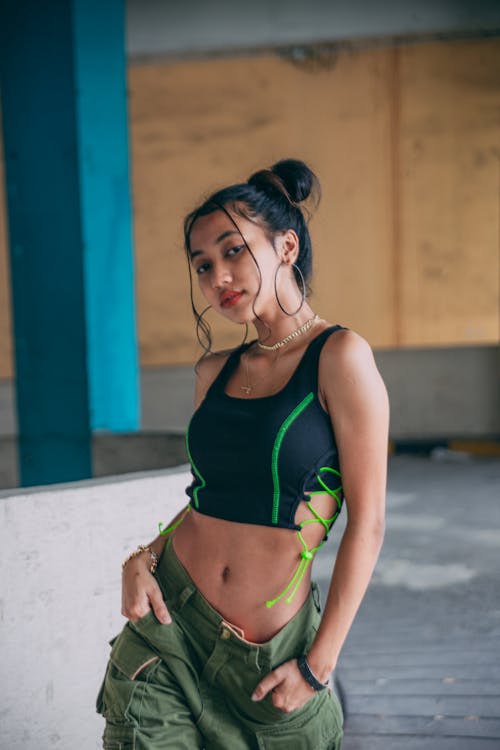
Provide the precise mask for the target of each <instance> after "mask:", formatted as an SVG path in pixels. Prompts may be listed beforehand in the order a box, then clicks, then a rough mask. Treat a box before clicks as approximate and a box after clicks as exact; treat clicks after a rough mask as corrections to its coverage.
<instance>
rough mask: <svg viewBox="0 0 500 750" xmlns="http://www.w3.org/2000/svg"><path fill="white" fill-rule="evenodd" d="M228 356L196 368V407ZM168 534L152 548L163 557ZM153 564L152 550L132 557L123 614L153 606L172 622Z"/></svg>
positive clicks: (158, 614)
mask: <svg viewBox="0 0 500 750" xmlns="http://www.w3.org/2000/svg"><path fill="white" fill-rule="evenodd" d="M226 359H227V352H222V353H221V354H211V355H209V356H207V357H204V358H203V359H202V360H201V361H200V362H199V363H198V366H197V367H196V383H195V394H194V408H195V409H197V408H198V406H199V405H200V404H201V402H202V401H203V399H204V398H205V394H206V392H207V390H208V388H209V387H210V384H211V383H212V382H213V380H214V378H215V377H216V376H217V374H218V373H219V371H220V369H221V368H222V366H223V365H224V362H225V361H226ZM187 508H188V506H185V507H184V508H183V509H182V510H181V511H179V513H178V514H177V515H176V516H175V518H173V519H172V521H171V522H170V524H169V525H168V526H167V528H171V527H172V526H175V524H176V523H177V522H178V521H180V520H181V518H182V515H183V514H185V513H186V512H187ZM165 541H166V535H162V534H159V535H158V536H157V537H156V539H154V540H153V541H152V542H151V543H150V544H149V547H151V549H152V550H153V552H155V553H156V555H157V556H158V557H160V556H161V553H162V552H163V548H164V546H165ZM150 563H151V559H150V554H149V552H147V551H146V552H142V553H141V554H139V555H137V556H135V557H133V558H132V559H131V560H129V561H128V563H127V564H126V566H125V568H124V570H123V574H122V615H124V616H125V617H128V619H129V620H131V621H132V622H136V621H137V620H139V619H140V618H141V617H144V615H146V614H147V613H148V612H149V610H150V609H153V611H154V613H155V615H156V617H157V618H158V620H159V621H160V622H162V623H164V624H168V623H169V622H171V619H172V618H171V617H170V614H169V612H168V609H167V607H166V604H165V601H164V599H163V596H162V593H161V590H160V587H159V586H158V583H157V581H156V578H155V577H154V576H153V575H152V574H151V573H150V571H149V566H150Z"/></svg>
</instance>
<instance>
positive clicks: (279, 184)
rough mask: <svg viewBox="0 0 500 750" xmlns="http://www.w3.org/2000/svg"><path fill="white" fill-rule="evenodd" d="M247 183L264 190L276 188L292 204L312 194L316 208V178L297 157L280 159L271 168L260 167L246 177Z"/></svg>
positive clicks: (318, 188) (317, 187) (318, 187)
mask: <svg viewBox="0 0 500 750" xmlns="http://www.w3.org/2000/svg"><path fill="white" fill-rule="evenodd" d="M248 184H249V185H254V186H255V187H256V188H257V189H259V190H263V191H264V192H269V191H276V190H277V191H279V192H280V193H281V194H282V195H284V196H285V198H286V199H287V200H288V201H289V202H290V203H291V204H292V205H294V206H298V204H299V203H302V202H303V201H305V200H307V199H308V198H309V197H311V196H313V198H314V208H316V207H317V205H318V203H319V201H320V197H321V189H320V185H319V181H318V178H317V177H316V175H315V174H314V172H313V171H312V170H311V169H309V167H308V166H307V164H305V163H304V162H303V161H299V160H298V159H282V160H281V161H278V162H276V164H274V165H273V166H272V167H271V169H261V170H259V171H258V172H255V173H254V174H253V175H252V176H251V177H250V178H249V179H248Z"/></svg>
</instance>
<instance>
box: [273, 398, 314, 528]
mask: <svg viewBox="0 0 500 750" xmlns="http://www.w3.org/2000/svg"><path fill="white" fill-rule="evenodd" d="M313 398H314V393H308V394H307V396H306V397H305V398H304V399H302V401H301V402H300V404H298V405H297V406H296V407H295V409H294V410H293V411H292V412H290V414H289V415H288V417H287V418H286V419H285V421H284V422H283V424H282V425H281V427H280V428H279V430H278V434H277V435H276V440H275V441H274V445H273V452H272V456H271V471H272V475H273V486H274V492H273V514H272V523H278V517H279V509H280V478H279V474H278V459H279V453H280V448H281V443H282V442H283V439H284V437H285V435H286V431H287V430H288V429H289V427H290V425H291V424H292V422H294V420H295V419H297V417H298V416H299V415H300V414H302V412H303V411H304V409H306V408H307V407H308V406H309V404H310V403H311V401H312V400H313Z"/></svg>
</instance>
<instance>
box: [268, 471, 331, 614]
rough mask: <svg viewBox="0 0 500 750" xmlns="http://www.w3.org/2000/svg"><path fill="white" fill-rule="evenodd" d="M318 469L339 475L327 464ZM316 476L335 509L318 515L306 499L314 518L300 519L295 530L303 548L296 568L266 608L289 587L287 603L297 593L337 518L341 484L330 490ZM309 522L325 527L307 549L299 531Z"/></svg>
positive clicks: (285, 592) (271, 605)
mask: <svg viewBox="0 0 500 750" xmlns="http://www.w3.org/2000/svg"><path fill="white" fill-rule="evenodd" d="M320 471H330V472H332V473H333V474H337V475H338V476H339V477H340V473H339V472H338V471H337V470H336V469H331V468H330V467H329V466H322V467H321V469H320ZM316 477H317V479H318V482H319V484H320V485H321V487H323V488H324V490H325V492H327V493H328V494H329V495H331V496H332V497H334V498H335V501H336V503H337V510H336V511H335V513H334V514H333V516H332V517H331V518H323V517H322V516H320V514H319V513H318V511H317V510H316V508H315V507H314V506H313V505H312V503H311V501H310V500H308V501H307V502H306V505H307V507H308V508H309V510H310V511H311V513H312V514H313V516H314V518H309V519H307V520H306V521H302V522H301V523H300V524H299V527H300V528H299V529H298V530H297V536H298V538H299V541H300V543H301V544H302V547H303V549H302V551H301V553H300V560H299V564H298V565H297V568H296V570H295V573H294V574H293V576H292V579H291V580H290V582H289V583H288V585H287V586H286V588H285V589H283V591H282V592H281V594H278V596H277V597H276V598H275V599H269V600H268V601H267V602H266V607H267V608H268V609H270V608H271V607H274V605H275V604H276V602H279V601H280V599H282V598H283V597H284V596H286V594H288V592H289V590H290V589H292V591H291V593H290V594H289V595H288V596H287V598H286V599H285V601H286V603H287V604H290V603H291V601H292V599H293V597H294V596H295V594H296V593H297V590H298V588H299V586H300V584H301V582H302V579H303V578H304V575H305V572H306V570H307V567H308V565H309V563H310V562H311V560H312V559H313V558H314V555H315V554H316V552H317V551H318V550H319V549H320V548H321V547H322V546H323V544H324V543H325V541H326V539H327V536H328V532H329V531H330V529H331V527H332V525H333V523H334V521H335V520H336V519H337V516H338V515H339V513H340V510H341V508H342V499H341V498H340V497H339V496H338V493H339V492H341V491H342V485H340V486H339V487H337V488H336V489H335V490H332V489H331V488H330V487H328V485H327V484H326V483H325V482H324V481H323V480H322V479H321V477H320V476H319V474H317V475H316ZM310 494H311V495H319V494H323V493H322V492H321V491H319V492H314V493H313V492H311V493H310ZM310 523H321V524H322V525H323V528H324V529H325V536H324V537H323V539H322V540H321V542H320V543H319V544H318V546H317V547H313V548H312V549H309V548H308V547H307V544H306V542H305V539H304V537H303V536H302V533H301V532H302V529H303V528H304V526H307V525H308V524H310Z"/></svg>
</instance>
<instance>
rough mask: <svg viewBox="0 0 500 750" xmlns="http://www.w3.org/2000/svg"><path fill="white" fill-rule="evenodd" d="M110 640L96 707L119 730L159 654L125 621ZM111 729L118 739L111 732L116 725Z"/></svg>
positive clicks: (123, 729)
mask: <svg viewBox="0 0 500 750" xmlns="http://www.w3.org/2000/svg"><path fill="white" fill-rule="evenodd" d="M110 643H111V646H112V648H111V653H110V656H109V661H108V665H107V668H106V674H105V677H104V680H103V682H102V685H101V688H100V690H99V693H98V695H97V699H96V710H97V712H98V713H100V714H102V715H103V716H104V717H105V718H106V719H108V720H110V721H111V723H113V722H116V724H117V725H118V729H116V732H118V733H119V731H125V729H126V728H124V727H123V726H122V724H123V722H124V721H126V719H127V712H128V707H129V705H130V702H131V701H132V698H133V696H134V693H135V692H136V690H137V688H138V687H139V686H140V684H141V683H143V682H147V681H149V678H150V676H151V675H152V673H153V672H154V670H155V669H156V668H157V667H158V664H159V663H160V657H159V655H158V654H157V653H156V652H155V651H153V649H152V648H151V647H150V646H149V645H148V644H147V643H146V642H145V641H144V640H143V639H142V638H141V637H140V635H138V634H137V633H136V632H135V631H134V630H132V628H131V627H130V626H129V624H128V623H127V624H126V625H125V627H124V628H123V630H122V631H121V633H120V634H119V635H118V636H117V637H116V638H114V639H113V640H112V641H111V642H110ZM110 731H111V736H112V739H113V742H117V741H118V740H116V739H115V737H114V735H113V732H115V728H113V729H112V730H110ZM116 732H115V733H116ZM110 741H111V740H110ZM116 747H118V745H116ZM126 747H128V746H126Z"/></svg>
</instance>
